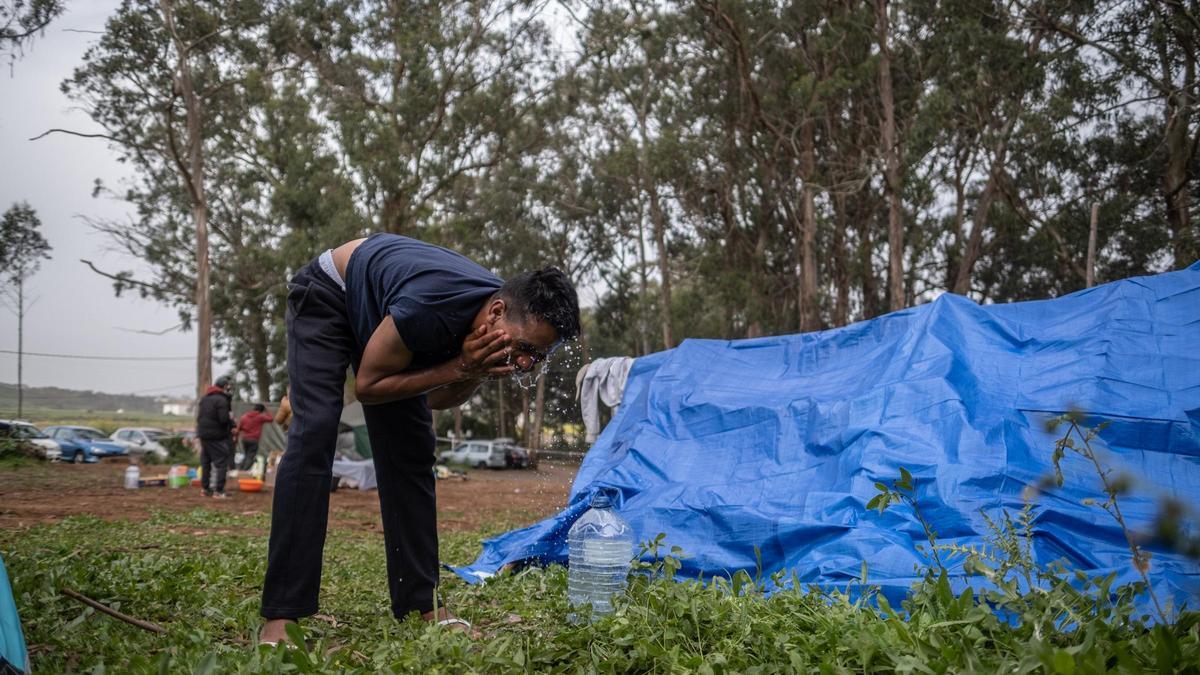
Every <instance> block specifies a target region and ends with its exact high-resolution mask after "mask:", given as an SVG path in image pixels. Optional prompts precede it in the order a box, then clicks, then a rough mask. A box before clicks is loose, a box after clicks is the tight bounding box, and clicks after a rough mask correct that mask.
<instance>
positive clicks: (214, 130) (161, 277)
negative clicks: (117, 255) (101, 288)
mask: <svg viewBox="0 0 1200 675" xmlns="http://www.w3.org/2000/svg"><path fill="white" fill-rule="evenodd" d="M264 19H265V17H264V14H263V12H262V7H261V5H260V4H259V3H258V2H257V1H256V0H240V1H237V2H215V1H204V0H194V1H189V2H178V1H177V0H158V1H157V2H155V1H153V0H124V2H122V4H121V6H120V7H119V8H118V9H117V11H116V13H115V14H114V15H113V16H112V17H111V18H110V19H109V20H108V22H107V24H106V26H105V30H104V34H103V35H102V36H101V38H100V39H99V41H98V42H97V43H96V44H94V45H93V46H92V47H91V48H89V49H88V51H87V53H86V54H85V55H84V59H83V64H82V65H81V66H79V67H78V68H77V69H76V70H75V73H74V74H73V75H72V77H70V78H69V79H67V80H66V81H64V82H63V84H62V89H63V91H64V92H65V93H66V94H67V95H68V96H70V97H71V98H72V99H74V100H75V101H76V102H77V103H79V104H80V105H81V106H82V107H83V109H84V110H85V111H86V112H87V113H88V114H89V115H90V116H91V118H92V120H93V121H95V122H96V123H97V124H99V125H100V127H101V128H102V130H103V131H102V132H101V133H95V134H88V133H76V132H68V133H76V135H79V136H86V137H94V138H102V139H105V140H107V141H108V142H109V144H110V145H111V146H112V148H113V149H114V150H115V151H116V152H117V153H118V155H119V157H120V159H121V161H123V162H125V163H128V164H130V165H131V166H132V167H133V169H134V172H135V177H134V179H133V181H134V182H133V184H132V185H131V186H129V187H128V189H127V190H126V192H125V195H124V196H125V197H126V198H127V199H129V200H130V201H131V202H134V203H135V204H136V205H137V206H138V210H137V216H136V218H135V221H134V222H133V223H130V224H128V225H122V224H117V223H107V224H102V225H101V227H102V229H104V230H105V231H107V232H109V233H110V234H113V235H114V236H115V237H116V238H117V241H118V244H119V245H120V246H122V247H123V248H125V249H126V250H128V251H129V252H130V253H133V254H134V255H135V256H136V257H138V258H145V259H147V260H149V261H150V262H151V266H150V267H151V273H150V278H149V279H144V278H138V277H135V275H134V274H133V273H132V272H129V271H119V272H103V271H101V273H103V274H105V276H108V277H110V278H112V279H113V281H114V287H115V289H116V291H117V292H118V293H120V292H122V291H124V290H130V289H136V290H137V291H139V292H141V293H143V294H145V295H150V296H153V297H155V298H158V299H160V300H164V301H167V302H169V303H171V304H173V305H175V306H176V308H177V309H178V310H179V312H180V316H181V319H182V320H183V323H184V324H185V325H190V324H191V323H192V322H193V320H194V323H195V329H196V335H197V367H196V380H197V381H196V386H197V393H198V394H199V393H200V392H201V391H202V389H203V387H205V386H207V385H208V383H210V382H211V381H212V307H211V290H210V287H211V284H210V276H209V274H210V259H209V227H210V223H209V217H210V206H209V190H210V189H211V187H210V183H209V181H208V176H207V173H208V171H209V166H208V164H209V162H210V154H211V152H212V146H213V143H214V142H215V139H216V137H217V136H218V135H219V133H220V132H221V129H222V128H223V126H224V125H225V124H227V123H229V122H230V121H231V120H233V119H236V118H237V117H238V116H239V115H240V112H239V111H237V110H234V109H230V108H228V107H227V106H226V103H227V101H228V99H229V91H230V89H231V88H232V86H233V85H234V84H235V83H236V82H238V81H240V80H241V79H242V78H243V77H244V72H243V68H242V61H241V60H240V59H239V58H238V53H239V52H244V51H245V50H246V49H247V47H248V46H249V45H253V44H255V43H257V42H259V41H260V40H261V39H262V37H263V36H262V26H263V25H264ZM54 131H63V130H54ZM185 260H188V261H187V262H185ZM93 269H95V268H93ZM97 271H100V270H97Z"/></svg>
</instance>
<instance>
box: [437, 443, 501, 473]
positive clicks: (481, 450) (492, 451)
mask: <svg viewBox="0 0 1200 675" xmlns="http://www.w3.org/2000/svg"><path fill="white" fill-rule="evenodd" d="M504 450H505V448H504V444H503V443H500V442H497V441H467V442H466V443H463V444H461V445H459V446H457V447H455V448H454V449H452V450H447V451H445V452H443V453H442V456H441V461H443V462H449V463H451V464H465V465H467V466H473V467H475V468H478V469H483V468H490V469H503V468H504V466H505V461H504Z"/></svg>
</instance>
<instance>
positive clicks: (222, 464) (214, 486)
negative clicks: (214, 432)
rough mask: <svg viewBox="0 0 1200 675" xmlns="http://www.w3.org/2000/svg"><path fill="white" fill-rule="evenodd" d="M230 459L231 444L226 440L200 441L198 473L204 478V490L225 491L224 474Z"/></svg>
mask: <svg viewBox="0 0 1200 675" xmlns="http://www.w3.org/2000/svg"><path fill="white" fill-rule="evenodd" d="M232 457H233V443H232V442H230V440H229V439H228V438H222V439H219V440H205V439H203V438H201V439H200V473H201V475H202V476H204V489H205V490H211V491H213V492H224V491H225V472H226V471H228V470H229V461H230V459H232Z"/></svg>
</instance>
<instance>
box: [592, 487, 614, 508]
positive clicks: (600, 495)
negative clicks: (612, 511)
mask: <svg viewBox="0 0 1200 675" xmlns="http://www.w3.org/2000/svg"><path fill="white" fill-rule="evenodd" d="M592 508H593V509H609V508H612V499H609V497H608V491H607V490H597V491H596V494H594V495H592Z"/></svg>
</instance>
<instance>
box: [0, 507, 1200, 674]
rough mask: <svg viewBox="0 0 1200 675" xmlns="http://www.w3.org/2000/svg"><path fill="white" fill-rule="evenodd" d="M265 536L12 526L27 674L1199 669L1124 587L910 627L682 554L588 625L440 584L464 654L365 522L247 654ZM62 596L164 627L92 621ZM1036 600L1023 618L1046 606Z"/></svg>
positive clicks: (561, 580) (543, 574) (202, 516)
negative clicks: (1148, 622) (281, 643)
mask: <svg viewBox="0 0 1200 675" xmlns="http://www.w3.org/2000/svg"><path fill="white" fill-rule="evenodd" d="M268 524H269V523H268V519H267V517H266V516H265V515H263V514H253V515H236V514H229V513H227V512H215V511H209V510H202V509H197V510H194V511H191V512H182V513H181V512H173V513H168V512H157V513H155V514H153V515H152V516H151V517H150V518H149V519H148V520H145V521H142V522H129V521H117V522H108V521H102V520H98V519H95V518H88V517H76V518H70V519H67V520H65V521H62V522H60V523H57V524H51V525H42V526H37V527H35V528H31V529H27V530H20V531H9V532H0V550H3V551H4V555H5V562H6V564H7V565H8V567H9V572H10V575H11V577H12V582H13V585H14V590H15V593H16V596H17V604H18V607H19V609H20V611H21V615H22V620H23V622H24V627H25V634H26V638H27V640H28V642H29V643H30V648H31V651H32V653H33V657H32V658H33V666H34V669H35V672H39V673H51V672H64V671H72V672H97V673H98V672H132V673H150V672H155V673H157V672H198V673H211V672H244V673H262V672H362V673H372V672H431V673H437V672H449V673H459V672H480V673H492V672H497V673H522V672H561V673H589V672H610V673H626V672H641V673H660V672H661V673H678V672H696V673H733V672H740V673H788V672H796V673H798V672H817V671H819V672H829V673H842V672H845V673H850V672H868V671H869V672H922V673H925V672H930V673H937V672H951V671H954V672H961V671H984V672H999V671H1006V672H1048V673H1049V672H1054V673H1093V672H1095V673H1098V672H1112V671H1117V672H1144V671H1147V670H1158V671H1160V672H1197V664H1200V625H1198V623H1197V618H1196V616H1195V615H1193V614H1185V615H1183V616H1181V617H1180V618H1179V619H1178V620H1177V622H1176V623H1174V624H1173V625H1170V626H1156V627H1146V626H1144V625H1142V624H1141V623H1140V621H1139V620H1138V619H1137V618H1136V617H1134V616H1133V615H1132V611H1131V609H1130V608H1129V606H1128V602H1125V604H1124V605H1122V601H1121V600H1120V599H1119V598H1120V594H1116V597H1118V601H1117V602H1115V603H1114V602H1110V601H1107V600H1106V601H1102V602H1096V603H1091V604H1089V603H1088V602H1086V601H1083V602H1081V601H1080V600H1079V599H1078V598H1070V599H1068V598H1065V597H1063V598H1057V601H1062V602H1068V601H1069V602H1071V603H1075V604H1074V607H1075V609H1074V611H1075V612H1076V614H1075V615H1074V616H1075V623H1074V624H1072V625H1070V626H1066V625H1065V624H1064V623H1063V622H1061V621H1059V622H1057V623H1055V622H1053V621H1051V622H1049V623H1047V622H1045V621H1038V620H1029V621H1025V622H1023V623H1022V624H1021V625H1017V626H1013V625H1010V623H1009V622H1006V621H1004V620H1002V619H1000V618H998V616H997V613H996V612H995V611H993V610H992V605H989V603H993V604H994V603H995V602H996V601H997V598H991V599H985V598H977V597H975V596H973V595H971V594H969V593H968V594H964V595H955V594H953V593H951V592H950V587H949V584H948V583H946V582H945V580H944V579H938V578H936V577H934V576H930V577H929V578H928V579H927V580H926V581H925V582H924V583H923V584H921V585H919V586H918V587H917V588H915V589H914V592H913V594H912V596H911V598H910V600H909V602H908V603H907V605H906V607H905V608H904V609H905V611H906V612H907V618H901V612H900V611H893V610H892V609H891V608H890V607H888V606H887V604H886V603H880V604H879V605H875V604H873V603H872V602H870V601H869V600H870V597H871V596H870V593H869V592H868V593H867V594H865V597H864V596H859V597H858V599H857V600H854V601H851V600H850V598H849V597H847V596H844V595H839V594H832V595H829V594H822V593H818V592H809V591H806V590H803V589H801V590H788V591H783V592H778V593H775V594H774V595H772V596H770V597H764V596H763V594H762V593H761V584H759V583H757V582H756V581H755V580H754V579H752V578H751V577H750V576H749V575H746V574H745V573H739V574H738V575H735V577H734V578H733V579H732V580H730V581H724V580H722V581H718V582H717V583H710V584H708V585H701V584H698V583H696V582H694V581H683V582H678V581H675V580H673V579H672V577H673V574H674V570H675V569H677V567H678V562H677V560H676V559H674V558H671V557H665V558H663V559H661V561H660V562H659V563H658V564H657V565H655V566H652V569H648V570H644V571H649V572H651V573H652V574H643V575H636V576H634V577H633V581H632V583H631V589H630V593H629V596H628V599H627V601H626V602H624V603H623V604H622V605H621V607H620V608H619V609H618V611H617V612H616V614H614V615H613V616H610V617H606V618H604V619H602V620H600V621H599V622H597V623H595V624H590V625H588V624H583V625H572V624H570V623H568V622H567V621H566V615H567V611H568V608H567V605H566V600H565V597H566V572H565V570H564V569H563V568H562V567H557V566H555V567H550V568H547V569H540V568H529V569H526V570H523V571H521V572H518V573H515V574H511V575H507V576H503V577H500V578H498V579H495V580H493V581H492V582H490V583H488V584H485V585H483V586H474V587H472V586H467V585H466V584H464V583H463V582H461V581H460V580H458V579H457V578H454V577H453V576H452V575H450V574H448V573H447V574H444V575H443V586H442V589H441V593H442V595H443V596H444V597H445V599H446V601H447V603H448V604H449V605H451V606H452V607H453V608H455V609H456V610H457V611H458V612H460V613H461V614H463V615H464V616H465V617H467V618H469V619H470V620H472V621H473V622H474V623H475V624H476V626H477V627H479V628H481V629H482V630H483V631H484V632H485V633H486V634H487V637H486V638H484V639H482V640H480V641H476V642H472V641H470V640H469V639H467V638H466V637H464V636H462V635H459V634H457V633H452V632H447V631H444V630H439V629H437V628H434V627H430V626H427V625H425V624H423V623H422V622H419V621H417V620H415V619H410V620H407V621H404V622H397V621H396V620H394V619H393V618H392V617H391V614H390V611H389V607H388V598H387V587H386V582H385V579H384V550H383V542H382V537H381V536H380V535H378V534H376V533H369V532H362V531H354V530H334V531H331V532H330V535H329V539H328V542H327V544H326V549H325V574H324V585H323V594H322V614H321V615H319V616H318V617H315V618H312V619H309V620H307V621H306V622H305V624H304V630H305V638H306V641H307V644H308V648H307V650H304V651H288V650H285V649H283V648H276V649H271V648H268V647H255V646H254V645H253V644H252V642H251V641H252V640H253V637H254V635H255V633H256V630H257V628H258V626H259V619H258V616H257V612H258V602H259V596H258V594H259V589H260V583H261V580H262V574H263V566H264V559H265V554H266V532H267V529H268ZM516 524H517V523H510V522H494V523H491V524H489V525H488V526H487V527H486V528H484V529H483V530H480V531H477V532H472V533H467V534H461V533H460V534H450V535H445V536H443V538H442V542H441V546H442V558H443V560H445V561H448V562H452V563H464V562H469V561H470V560H471V559H473V558H474V556H475V555H476V553H477V552H478V550H479V545H480V543H481V541H482V539H483V538H484V537H485V536H488V535H491V534H494V533H497V532H500V531H503V530H505V529H507V528H509V527H511V526H513V525H516ZM62 588H70V589H73V590H75V591H78V592H80V593H83V594H85V595H87V596H90V597H92V598H95V599H97V600H99V601H101V602H104V603H106V604H108V605H109V606H111V607H113V608H115V609H118V610H120V611H123V612H125V613H127V614H130V615H133V616H135V617H138V618H141V619H144V620H148V621H152V622H155V623H158V624H160V625H162V626H163V627H165V628H166V629H167V634H166V635H155V634H152V633H149V632H146V631H143V630H140V629H138V628H135V627H132V626H129V625H126V624H124V623H121V622H118V621H116V620H114V619H111V618H109V617H107V616H104V615H102V614H98V613H96V612H95V611H93V610H91V609H90V608H87V607H85V606H84V605H82V604H80V603H78V602H77V601H75V600H72V599H70V598H67V597H65V596H64V595H62V594H61V589H62ZM1056 593H1063V591H1061V589H1055V590H1053V591H1052V593H1047V594H1042V595H1047V596H1049V595H1054V594H1056ZM1052 599H1053V598H1052ZM999 602H1000V603H1004V602H1006V601H1005V600H1004V599H1003V598H999ZM1028 602H1029V606H1028V607H1025V609H1024V610H1021V611H1032V610H1036V609H1038V608H1044V607H1051V606H1052V605H1053V603H1050V604H1047V603H1048V602H1049V601H1048V600H1046V599H1045V598H1032V599H1030V600H1029V601H1028ZM1031 608H1032V609H1031ZM1052 608H1053V607H1052ZM1018 609H1019V610H1020V608H1018ZM1054 611H1057V610H1054Z"/></svg>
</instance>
